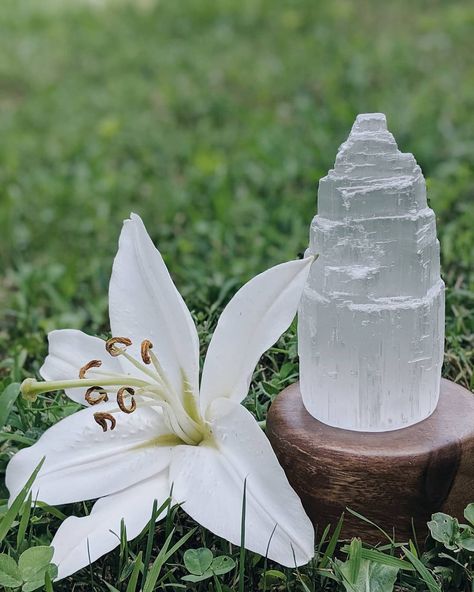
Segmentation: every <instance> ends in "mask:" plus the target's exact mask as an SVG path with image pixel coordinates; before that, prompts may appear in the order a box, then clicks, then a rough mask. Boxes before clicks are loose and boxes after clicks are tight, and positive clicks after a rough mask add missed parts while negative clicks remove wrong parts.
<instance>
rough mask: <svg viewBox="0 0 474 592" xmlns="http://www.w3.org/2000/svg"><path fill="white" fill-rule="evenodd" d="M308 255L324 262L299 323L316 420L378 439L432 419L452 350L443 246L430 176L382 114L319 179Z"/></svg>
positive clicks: (356, 131)
mask: <svg viewBox="0 0 474 592" xmlns="http://www.w3.org/2000/svg"><path fill="white" fill-rule="evenodd" d="M309 252H310V253H314V254H319V258H318V260H317V261H316V262H315V263H314V265H313V267H312V269H311V273H310V278H309V281H308V284H307V286H306V289H305V293H304V296H303V299H302V302H301V307H300V312H299V325H298V327H299V328H298V332H299V336H298V338H299V355H300V377H301V391H302V395H303V401H304V404H305V406H306V408H307V410H308V411H309V412H310V413H311V414H312V415H313V416H314V417H316V418H317V419H319V420H320V421H322V422H324V423H326V424H329V425H332V426H336V427H341V428H345V429H349V430H359V431H373V432H376V431H388V430H394V429H398V428H402V427H406V426H408V425H411V424H414V423H416V422H418V421H421V420H422V419H425V418H426V417H428V416H429V415H430V414H431V413H432V412H433V411H434V409H435V407H436V404H437V401H438V395H439V387H440V376H441V364H442V360H443V345H444V284H443V281H442V280H441V278H440V269H439V242H438V240H437V238H436V224H435V216H434V213H433V211H432V210H431V209H430V208H429V207H428V206H427V202H426V188H425V180H424V177H423V174H422V172H421V169H420V167H419V166H418V165H417V163H416V161H415V159H414V157H413V155H412V154H403V153H401V152H400V151H399V150H398V148H397V144H396V142H395V139H394V137H393V136H392V134H391V133H390V132H389V131H387V124H386V120H385V116H384V115H383V114H381V113H371V114H364V115H359V116H358V117H357V119H356V121H355V123H354V126H353V128H352V131H351V133H350V135H349V138H348V139H347V140H346V142H344V143H343V144H342V146H341V147H340V148H339V152H338V154H337V157H336V163H335V165H334V169H332V170H331V171H329V173H328V175H327V176H326V177H324V178H323V179H321V180H320V183H319V192H318V215H317V216H315V218H314V219H313V222H312V224H311V230H310V245H309Z"/></svg>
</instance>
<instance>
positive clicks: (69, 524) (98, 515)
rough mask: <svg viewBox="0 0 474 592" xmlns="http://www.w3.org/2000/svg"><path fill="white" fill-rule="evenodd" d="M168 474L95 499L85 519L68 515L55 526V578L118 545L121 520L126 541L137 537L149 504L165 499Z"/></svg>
mask: <svg viewBox="0 0 474 592" xmlns="http://www.w3.org/2000/svg"><path fill="white" fill-rule="evenodd" d="M169 494H170V485H169V480H168V471H163V472H161V473H160V474H158V475H156V476H154V477H151V478H150V479H147V480H146V481H142V482H141V483H137V484H136V485H133V486H132V487H129V488H128V489H125V490H123V491H120V492H119V493H115V494H114V495H110V496H108V497H104V498H102V499H100V500H98V501H97V502H96V503H95V504H94V507H93V508H92V511H91V513H90V515H89V516H85V517H84V518H78V517H76V516H70V517H69V518H67V519H66V520H65V521H64V522H63V523H62V524H61V526H60V527H59V529H58V531H57V532H56V534H55V536H54V538H53V541H52V543H51V545H52V546H53V547H54V555H53V560H52V561H53V563H55V564H56V565H57V566H58V579H61V578H65V577H67V576H69V575H71V574H73V573H74V572H76V571H78V570H79V569H82V568H83V567H86V566H87V565H89V563H92V562H94V561H96V559H98V558H99V557H102V555H105V554H106V553H108V552H109V551H112V549H115V547H117V546H118V544H119V542H120V523H121V521H122V519H123V520H124V523H125V526H126V529H127V540H129V541H130V540H132V539H134V538H135V537H136V536H138V535H139V534H140V532H141V531H142V530H143V528H144V527H145V526H146V524H147V523H148V521H149V520H150V518H151V513H152V509H153V502H154V500H155V499H156V500H157V504H158V508H159V507H160V506H161V505H162V504H163V502H164V501H165V500H166V499H167V498H168V497H169Z"/></svg>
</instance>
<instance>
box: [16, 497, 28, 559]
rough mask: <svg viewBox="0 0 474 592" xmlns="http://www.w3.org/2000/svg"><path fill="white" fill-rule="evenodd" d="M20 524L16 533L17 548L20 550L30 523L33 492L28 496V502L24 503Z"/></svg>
mask: <svg viewBox="0 0 474 592" xmlns="http://www.w3.org/2000/svg"><path fill="white" fill-rule="evenodd" d="M20 514H21V518H20V524H19V525H18V532H17V533H16V548H17V549H19V548H20V545H21V544H22V543H23V542H24V539H25V535H26V529H27V528H28V523H29V521H30V515H31V492H30V493H29V494H28V497H27V498H26V501H25V502H24V503H23V506H22V508H21V512H20Z"/></svg>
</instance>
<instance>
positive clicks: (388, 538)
mask: <svg viewBox="0 0 474 592" xmlns="http://www.w3.org/2000/svg"><path fill="white" fill-rule="evenodd" d="M346 510H347V511H348V512H349V514H352V515H353V516H355V517H356V518H359V520H362V521H363V522H366V523H367V524H370V525H371V526H373V527H374V528H376V529H377V530H378V531H380V532H381V533H382V534H383V535H384V537H385V538H386V539H387V540H389V541H390V542H391V543H392V545H395V541H394V540H393V538H392V537H391V536H390V535H389V534H388V533H387V532H386V531H385V530H384V529H383V528H381V527H380V526H379V525H378V524H376V523H375V522H372V520H369V519H368V518H366V517H365V516H363V515H362V514H359V512H356V511H355V510H351V509H350V508H346Z"/></svg>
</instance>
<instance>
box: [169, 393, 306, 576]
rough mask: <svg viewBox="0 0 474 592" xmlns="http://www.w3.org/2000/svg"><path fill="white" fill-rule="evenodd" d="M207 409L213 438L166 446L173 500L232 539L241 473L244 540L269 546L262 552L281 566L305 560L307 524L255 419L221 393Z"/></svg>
mask: <svg viewBox="0 0 474 592" xmlns="http://www.w3.org/2000/svg"><path fill="white" fill-rule="evenodd" d="M210 413H211V415H212V416H213V417H214V419H213V420H212V423H211V426H212V427H211V429H212V436H213V439H212V440H211V441H209V440H208V441H207V442H205V443H203V444H201V445H200V446H178V447H176V448H175V449H174V450H173V453H172V459H171V465H170V482H171V483H173V498H174V499H175V500H176V501H177V502H178V503H181V502H183V509H184V510H185V511H186V512H187V513H188V514H189V515H190V516H191V517H192V518H194V520H196V521H197V522H199V523H200V524H202V525H203V526H204V527H205V528H207V529H209V530H211V531H212V532H213V533H215V534H216V535H218V536H220V537H222V538H225V539H227V540H228V541H230V542H231V543H233V544H235V545H239V544H240V527H241V507H242V496H243V488H244V480H245V479H247V487H246V492H247V503H246V531H245V546H246V547H247V548H248V549H250V550H252V551H254V552H256V553H259V554H260V555H265V554H266V551H267V547H268V557H269V558H270V559H273V560H275V561H277V562H278V563H280V564H282V565H286V566H288V567H292V566H293V567H294V566H295V563H296V565H303V564H305V563H307V562H308V561H309V560H310V559H311V558H312V557H313V555H314V531H313V526H312V524H311V522H310V520H309V518H308V517H307V516H306V514H305V511H304V509H303V506H302V505H301V501H300V499H299V497H298V496H297V495H296V493H295V492H294V490H293V489H292V488H291V486H290V484H289V483H288V480H287V478H286V475H285V473H284V471H283V469H282V468H281V466H280V465H279V463H278V461H277V459H276V457H275V454H274V452H273V450H272V448H271V446H270V443H269V441H268V440H267V438H266V436H265V435H264V433H263V432H262V430H261V429H260V427H259V426H258V424H257V422H256V421H255V419H254V418H253V416H252V415H251V413H249V412H248V411H247V410H246V409H245V408H244V407H242V406H241V405H239V404H237V403H235V402H233V401H229V400H226V399H216V400H215V401H214V403H213V405H212V407H211V410H210ZM275 527H276V528H275ZM272 533H273V536H272Z"/></svg>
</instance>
